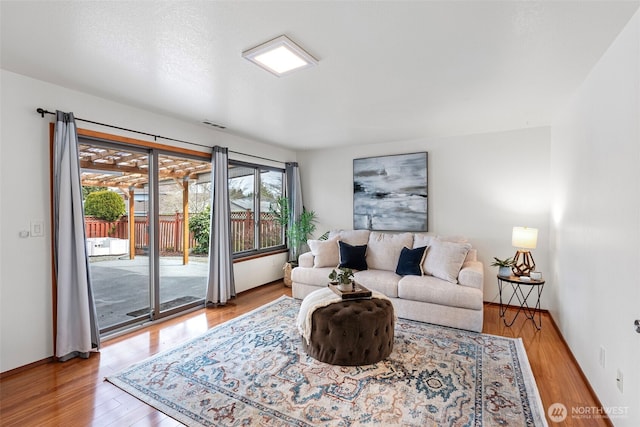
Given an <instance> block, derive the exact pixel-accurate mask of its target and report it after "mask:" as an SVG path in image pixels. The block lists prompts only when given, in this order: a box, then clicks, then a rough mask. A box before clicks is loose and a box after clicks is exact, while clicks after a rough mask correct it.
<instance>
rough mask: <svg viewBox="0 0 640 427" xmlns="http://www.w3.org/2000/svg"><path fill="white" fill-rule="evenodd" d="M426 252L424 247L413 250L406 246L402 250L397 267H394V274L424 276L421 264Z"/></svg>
mask: <svg viewBox="0 0 640 427" xmlns="http://www.w3.org/2000/svg"><path fill="white" fill-rule="evenodd" d="M426 251H427V247H426V246H422V247H420V248H415V249H409V248H407V247H406V246H405V247H404V248H402V251H401V252H400V259H398V266H397V267H396V274H399V275H400V276H422V275H423V274H424V271H422V262H423V261H424V254H425V252H426Z"/></svg>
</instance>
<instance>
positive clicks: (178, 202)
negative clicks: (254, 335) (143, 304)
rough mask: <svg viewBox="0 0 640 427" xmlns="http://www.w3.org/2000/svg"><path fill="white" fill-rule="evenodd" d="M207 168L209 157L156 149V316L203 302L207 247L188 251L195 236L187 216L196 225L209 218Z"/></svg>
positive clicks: (192, 246) (209, 186)
mask: <svg viewBox="0 0 640 427" xmlns="http://www.w3.org/2000/svg"><path fill="white" fill-rule="evenodd" d="M210 170H211V163H210V162H205V161H202V160H196V159H189V158H186V157H184V156H176V155H170V154H165V153H159V154H158V259H159V267H160V268H159V275H158V279H159V285H160V286H159V293H158V298H157V301H156V303H155V304H154V305H155V306H156V307H158V309H159V313H158V314H157V316H162V315H167V314H173V313H175V312H177V311H181V310H184V309H185V308H189V307H192V306H194V305H198V304H201V303H202V302H203V298H204V295H205V292H206V287H207V275H208V271H209V264H208V260H209V257H208V251H207V252H204V253H202V252H203V251H199V252H200V253H198V251H196V253H192V251H191V249H192V248H195V247H196V244H197V241H196V239H195V237H194V236H193V235H192V233H191V232H190V229H189V225H190V224H191V218H192V217H193V218H195V220H196V221H197V224H201V223H202V222H203V220H205V221H206V222H207V223H208V222H209V218H208V215H209V212H210V209H207V207H208V206H209V203H210V202H209V201H210V200H211V192H210V189H211V185H210V182H208V180H207V178H209V177H210V176H211V174H210V173H209V172H210ZM199 177H200V179H198V178H199ZM209 180H210V178H209ZM203 212H204V213H203ZM194 223H196V222H194ZM199 237H200V236H199ZM201 243H202V242H201ZM207 249H208V248H207Z"/></svg>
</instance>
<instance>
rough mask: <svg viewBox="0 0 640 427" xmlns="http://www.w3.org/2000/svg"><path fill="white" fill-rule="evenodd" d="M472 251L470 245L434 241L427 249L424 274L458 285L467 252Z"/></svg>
mask: <svg viewBox="0 0 640 427" xmlns="http://www.w3.org/2000/svg"><path fill="white" fill-rule="evenodd" d="M469 249H471V244H469V243H454V242H445V241H442V240H440V239H433V240H432V241H431V246H429V248H428V249H427V256H426V258H425V260H424V272H425V274H429V275H431V276H434V277H437V278H439V279H442V280H446V281H447V282H451V283H458V273H459V272H460V269H461V268H462V264H463V263H464V259H465V258H466V256H467V252H469Z"/></svg>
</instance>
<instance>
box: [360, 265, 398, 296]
mask: <svg viewBox="0 0 640 427" xmlns="http://www.w3.org/2000/svg"><path fill="white" fill-rule="evenodd" d="M353 278H354V280H355V281H356V282H357V283H360V284H361V285H363V286H364V287H365V288H368V289H369V290H371V291H376V292H380V293H381V294H384V295H386V296H387V297H389V298H398V281H399V280H400V279H402V276H398V275H397V274H396V273H394V272H393V271H386V270H365V271H357V272H356V273H355V274H354V275H353Z"/></svg>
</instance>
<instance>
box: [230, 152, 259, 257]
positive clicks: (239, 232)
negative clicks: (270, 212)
mask: <svg viewBox="0 0 640 427" xmlns="http://www.w3.org/2000/svg"><path fill="white" fill-rule="evenodd" d="M229 201H230V204H231V235H232V240H233V252H234V253H236V252H243V251H248V250H252V249H254V248H255V246H254V242H255V226H254V212H255V208H254V206H255V169H254V168H252V167H247V166H238V165H229Z"/></svg>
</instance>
